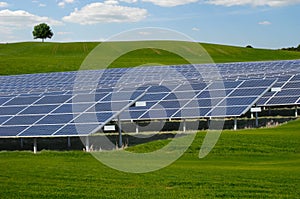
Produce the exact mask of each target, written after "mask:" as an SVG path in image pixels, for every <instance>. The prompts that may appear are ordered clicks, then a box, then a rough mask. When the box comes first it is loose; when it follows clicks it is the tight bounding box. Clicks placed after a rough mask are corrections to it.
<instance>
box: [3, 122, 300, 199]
mask: <svg viewBox="0 0 300 199" xmlns="http://www.w3.org/2000/svg"><path fill="white" fill-rule="evenodd" d="M299 129H300V121H299V120H298V121H294V122H291V123H289V124H287V125H283V126H281V127H278V128H270V129H259V130H256V129H253V130H242V131H236V132H233V131H225V132H224V133H223V134H222V136H221V139H220V140H219V142H218V143H217V146H216V147H215V148H214V150H213V151H212V153H211V154H209V155H208V156H207V157H206V158H204V159H198V152H199V148H200V146H201V143H202V141H203V138H204V136H205V133H204V132H200V133H198V134H197V137H196V139H195V141H194V143H193V144H192V146H191V147H190V148H189V149H188V151H187V152H186V153H185V154H184V155H183V157H182V158H180V159H179V160H177V161H176V162H175V163H173V164H172V165H170V166H168V167H167V168H164V169H162V170H160V171H156V172H153V173H148V174H129V173H122V172H118V171H115V170H112V169H110V168H108V167H106V166H104V165H103V164H101V163H99V162H98V161H97V160H95V159H94V158H93V157H92V156H91V155H90V154H87V153H84V152H48V151H44V152H41V153H39V154H37V155H34V154H32V153H31V152H1V153H0V165H1V167H0V198H298V197H299V195H300V190H299V186H300V175H299V173H300V167H299V165H300V131H299ZM162 142H165V143H167V142H168V140H166V141H158V142H152V143H148V144H145V145H140V146H135V147H133V148H130V149H129V150H131V151H136V152H143V151H148V150H149V149H150V148H157V147H161V146H163V144H162Z"/></svg>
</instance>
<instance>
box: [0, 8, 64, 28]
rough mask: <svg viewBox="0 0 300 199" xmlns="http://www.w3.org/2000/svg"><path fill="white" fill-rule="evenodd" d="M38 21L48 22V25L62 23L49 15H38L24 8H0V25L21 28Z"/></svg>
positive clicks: (30, 25)
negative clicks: (15, 9) (14, 9)
mask: <svg viewBox="0 0 300 199" xmlns="http://www.w3.org/2000/svg"><path fill="white" fill-rule="evenodd" d="M38 23H48V24H49V25H53V26H57V25H63V23H62V22H60V21H57V20H54V19H51V18H49V17H40V16H37V15H34V14H31V13H29V12H26V11H24V10H17V11H11V10H7V9H6V10H0V27H1V28H2V27H11V28H23V27H32V26H34V25H36V24H38Z"/></svg>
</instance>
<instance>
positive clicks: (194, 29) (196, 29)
mask: <svg viewBox="0 0 300 199" xmlns="http://www.w3.org/2000/svg"><path fill="white" fill-rule="evenodd" d="M192 30H193V31H197V32H199V31H200V29H199V28H196V27H195V28H192Z"/></svg>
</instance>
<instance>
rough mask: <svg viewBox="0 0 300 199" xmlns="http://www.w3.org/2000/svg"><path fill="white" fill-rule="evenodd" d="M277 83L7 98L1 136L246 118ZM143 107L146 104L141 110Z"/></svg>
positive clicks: (78, 132)
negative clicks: (119, 123)
mask: <svg viewBox="0 0 300 199" xmlns="http://www.w3.org/2000/svg"><path fill="white" fill-rule="evenodd" d="M275 82H276V80H274V79H272V80H250V81H233V82H232V81H231V82H229V81H228V82H224V83H222V82H214V83H209V84H205V83H203V82H198V83H194V84H181V85H168V86H166V85H155V86H144V87H140V89H137V90H132V91H126V92H125V91H119V92H109V93H106V92H103V93H94V94H82V93H78V94H75V93H74V95H64V94H60V95H47V96H46V95H42V96H26V97H24V96H15V97H13V98H3V97H2V98H0V102H1V106H0V134H1V136H2V137H36V136H39V137H43V136H46V137H48V136H78V135H86V134H90V133H91V132H93V131H95V130H97V129H99V128H102V127H103V126H104V125H105V124H106V123H108V122H110V121H111V120H112V119H115V118H116V117H117V116H118V115H119V117H120V119H121V120H149V119H150V120H152V119H180V118H201V117H229V116H230V117H233V116H240V115H242V114H244V113H246V112H247V111H248V110H249V109H250V108H251V107H252V106H253V105H254V104H255V103H256V102H257V101H258V100H259V98H260V97H261V96H262V95H263V94H264V93H266V92H267V91H268V90H269V89H270V88H271V87H272V85H274V83H275ZM220 87H222V88H223V89H220ZM139 103H140V104H143V105H142V106H137V104H139ZM131 104H132V106H129V105H131ZM126 107H128V108H126ZM124 108H125V109H124ZM122 109H124V110H122ZM78 126H79V128H76V127H78Z"/></svg>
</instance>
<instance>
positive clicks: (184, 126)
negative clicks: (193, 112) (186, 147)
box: [183, 119, 186, 132]
mask: <svg viewBox="0 0 300 199" xmlns="http://www.w3.org/2000/svg"><path fill="white" fill-rule="evenodd" d="M183 132H186V119H183Z"/></svg>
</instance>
